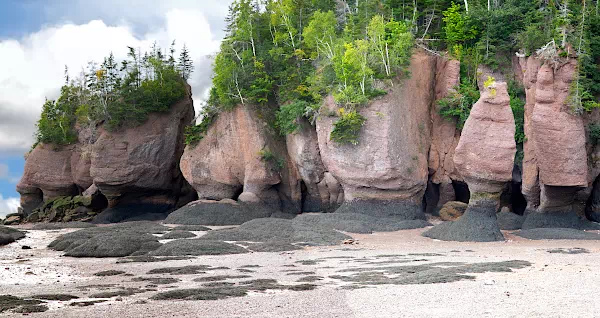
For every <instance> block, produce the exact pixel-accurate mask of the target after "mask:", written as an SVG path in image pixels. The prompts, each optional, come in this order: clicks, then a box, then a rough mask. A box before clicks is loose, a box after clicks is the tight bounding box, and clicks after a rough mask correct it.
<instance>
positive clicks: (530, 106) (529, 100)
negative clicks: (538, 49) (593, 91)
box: [519, 58, 542, 209]
mask: <svg viewBox="0 0 600 318" xmlns="http://www.w3.org/2000/svg"><path fill="white" fill-rule="evenodd" d="M519 61H520V64H521V67H522V72H521V73H522V74H523V86H524V87H525V96H526V99H525V123H524V130H525V136H527V139H526V140H525V142H524V143H523V152H524V154H523V173H522V180H523V183H522V185H521V192H522V193H523V195H524V196H525V198H526V199H527V205H528V208H529V209H536V208H537V206H539V204H540V186H539V169H538V165H537V160H536V152H535V142H534V140H535V139H534V131H533V125H532V117H533V110H534V109H535V95H536V90H537V74H538V71H539V69H540V67H541V65H542V63H541V61H540V60H539V59H536V58H528V59H525V58H520V59H519Z"/></svg>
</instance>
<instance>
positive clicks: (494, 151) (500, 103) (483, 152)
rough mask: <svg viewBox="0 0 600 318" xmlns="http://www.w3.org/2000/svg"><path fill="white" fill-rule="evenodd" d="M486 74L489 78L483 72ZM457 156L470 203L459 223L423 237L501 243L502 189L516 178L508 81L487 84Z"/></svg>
mask: <svg viewBox="0 0 600 318" xmlns="http://www.w3.org/2000/svg"><path fill="white" fill-rule="evenodd" d="M484 77H487V76H484ZM480 86H481V87H482V89H483V91H482V92H481V97H480V99H479V100H478V101H477V103H475V105H473V108H472V109H471V114H470V115H469V118H468V119H467V121H466V123H465V126H464V128H463V131H462V135H461V137H460V141H459V143H458V147H457V148H456V151H455V154H454V164H455V166H456V169H457V170H458V171H459V173H460V175H461V176H462V177H463V178H464V180H465V182H466V183H467V184H468V186H469V190H470V191H471V199H470V201H469V207H468V208H467V211H466V212H465V214H464V215H463V216H462V217H461V218H460V219H459V220H458V221H456V222H453V223H445V224H442V225H440V226H437V227H434V228H433V229H431V230H429V231H428V232H426V233H424V235H425V236H428V237H432V238H436V239H442V240H452V241H484V242H487V241H499V240H503V239H504V237H503V236H502V233H501V232H500V229H499V228H498V223H497V221H496V211H497V209H498V207H499V199H500V193H501V191H502V189H503V188H504V186H505V185H506V183H507V182H509V181H510V180H511V179H512V171H513V165H514V157H515V153H516V144H515V139H514V133H515V121H514V118H513V115H512V111H511V109H510V98H509V96H508V92H507V84H506V83H505V82H494V83H492V84H491V85H489V86H487V87H483V85H480Z"/></svg>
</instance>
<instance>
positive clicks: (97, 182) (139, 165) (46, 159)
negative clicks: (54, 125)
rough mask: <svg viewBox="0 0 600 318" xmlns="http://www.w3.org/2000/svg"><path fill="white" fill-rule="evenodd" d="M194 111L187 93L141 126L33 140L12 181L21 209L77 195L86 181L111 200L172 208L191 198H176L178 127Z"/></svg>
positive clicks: (179, 189)
mask: <svg viewBox="0 0 600 318" xmlns="http://www.w3.org/2000/svg"><path fill="white" fill-rule="evenodd" d="M193 116H194V108H193V103H192V99H191V95H190V94H188V95H187V96H186V98H185V99H183V100H182V101H180V102H178V103H176V104H175V105H172V106H171V108H170V110H169V112H167V113H155V114H151V115H149V118H148V121H147V122H146V123H144V124H143V125H141V126H138V127H132V128H127V129H123V130H119V131H107V130H105V129H104V128H103V126H102V125H100V126H95V125H91V126H88V127H80V126H77V127H76V130H77V131H78V142H77V143H76V144H73V145H68V146H62V147H60V148H57V147H55V146H53V145H44V144H40V145H38V146H36V147H35V149H33V151H32V152H31V153H30V154H29V155H28V157H27V161H26V164H25V172H24V175H23V177H22V179H21V181H20V182H19V184H18V185H17V190H18V191H19V193H20V194H21V206H22V207H23V210H24V212H25V214H30V213H31V212H32V211H33V210H34V209H36V208H38V207H40V206H41V205H42V203H43V202H44V201H45V202H49V201H50V200H53V199H56V198H59V197H71V196H76V195H79V194H81V193H82V192H83V191H84V190H86V189H88V188H90V187H91V186H93V187H94V188H97V189H99V190H100V192H101V195H102V196H103V197H106V198H108V199H109V204H110V205H111V206H115V205H119V204H122V203H141V204H152V205H159V206H161V207H163V208H165V209H171V208H173V207H175V206H176V205H177V204H180V205H184V204H186V203H187V202H189V201H191V200H193V198H191V199H187V201H185V200H184V202H178V199H179V198H181V197H185V193H182V189H185V188H186V183H185V180H184V179H183V177H182V176H181V172H180V170H179V158H180V157H181V155H182V153H183V132H184V128H185V126H187V125H188V124H189V123H191V121H192V119H193ZM94 191H96V190H94ZM179 201H181V200H179ZM67 212H68V211H67ZM68 213H70V212H68Z"/></svg>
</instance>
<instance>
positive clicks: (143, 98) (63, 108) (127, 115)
mask: <svg viewBox="0 0 600 318" xmlns="http://www.w3.org/2000/svg"><path fill="white" fill-rule="evenodd" d="M174 45H175V43H174V42H173V45H172V46H171V48H170V50H169V52H168V53H165V52H163V51H162V49H161V48H160V47H158V46H157V45H156V44H154V45H153V46H152V49H151V50H150V51H149V52H142V51H140V50H139V49H138V50H136V49H134V48H132V47H129V53H128V55H127V59H125V60H123V61H122V62H121V63H120V65H119V64H118V63H117V61H116V60H115V57H114V56H113V54H112V53H111V54H110V55H109V56H108V57H106V58H105V59H104V61H103V63H102V64H100V65H98V64H96V63H94V62H90V63H89V64H88V66H87V69H86V70H84V71H82V73H81V74H80V76H79V77H77V78H73V79H72V78H71V77H70V76H69V72H68V70H67V69H66V68H65V84H64V86H63V87H62V88H61V94H60V96H59V98H58V99H57V100H46V102H45V103H44V106H43V108H42V114H41V118H40V120H39V121H38V123H37V128H38V129H37V132H36V144H37V143H46V144H54V145H59V146H60V145H67V144H72V143H74V142H76V141H77V133H76V131H75V124H76V123H78V124H79V125H83V126H87V125H91V126H93V127H95V126H96V125H98V124H100V123H105V127H107V128H108V129H110V130H117V129H120V128H122V127H125V126H128V127H129V126H137V125H140V124H142V123H144V122H145V120H146V119H147V117H148V114H150V113H154V112H166V111H168V110H169V108H170V106H171V105H172V104H174V103H176V102H177V101H179V100H181V99H182V98H183V97H184V96H185V95H186V90H187V88H186V83H185V81H186V80H187V79H188V78H189V76H190V74H191V72H192V70H193V64H192V60H191V58H190V56H189V52H188V50H187V48H186V47H185V46H184V47H183V50H182V51H181V53H180V55H179V58H176V57H175V53H176V51H175V47H174ZM34 146H35V145H34Z"/></svg>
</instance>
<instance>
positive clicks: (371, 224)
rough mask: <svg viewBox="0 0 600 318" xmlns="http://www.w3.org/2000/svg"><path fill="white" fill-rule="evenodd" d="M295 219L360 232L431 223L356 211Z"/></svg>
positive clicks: (420, 226) (413, 227)
mask: <svg viewBox="0 0 600 318" xmlns="http://www.w3.org/2000/svg"><path fill="white" fill-rule="evenodd" d="M295 221H296V222H303V223H308V224H314V225H315V226H323V227H328V228H332V229H335V230H339V231H344V232H349V233H360V234H371V233H373V232H395V231H400V230H409V229H419V228H423V227H426V226H430V225H431V224H430V223H429V222H427V221H425V220H420V219H419V220H403V219H401V218H379V217H374V216H370V215H366V214H356V213H322V214H301V215H299V216H297V217H296V218H295Z"/></svg>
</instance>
